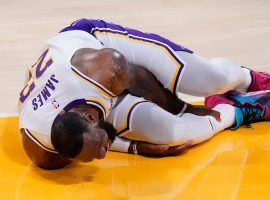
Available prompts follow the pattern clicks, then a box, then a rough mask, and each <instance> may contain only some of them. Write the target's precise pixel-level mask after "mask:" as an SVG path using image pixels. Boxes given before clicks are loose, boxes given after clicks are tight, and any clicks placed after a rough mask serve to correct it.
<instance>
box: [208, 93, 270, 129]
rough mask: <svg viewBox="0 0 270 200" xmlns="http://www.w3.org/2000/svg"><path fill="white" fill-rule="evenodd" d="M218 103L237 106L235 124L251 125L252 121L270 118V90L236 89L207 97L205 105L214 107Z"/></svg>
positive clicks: (233, 127) (235, 125) (236, 125)
mask: <svg viewBox="0 0 270 200" xmlns="http://www.w3.org/2000/svg"><path fill="white" fill-rule="evenodd" d="M218 104H230V105H232V106H234V107H235V119H236V122H235V124H234V125H233V126H232V127H231V129H237V128H238V127H239V126H240V125H245V126H247V127H250V123H253V122H259V121H268V120H270V90H266V91H257V92H250V93H248V94H241V93H240V92H238V91H236V90H232V91H229V92H227V93H225V94H222V95H212V96H209V97H206V98H205V105H206V106H208V107H210V108H214V107H215V106H216V105H218Z"/></svg>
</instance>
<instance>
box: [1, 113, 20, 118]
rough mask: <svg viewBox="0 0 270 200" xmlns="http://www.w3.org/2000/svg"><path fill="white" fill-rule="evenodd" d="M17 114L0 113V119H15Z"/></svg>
mask: <svg viewBox="0 0 270 200" xmlns="http://www.w3.org/2000/svg"><path fill="white" fill-rule="evenodd" d="M17 116H18V113H17V112H12V113H0V118H4V117H17Z"/></svg>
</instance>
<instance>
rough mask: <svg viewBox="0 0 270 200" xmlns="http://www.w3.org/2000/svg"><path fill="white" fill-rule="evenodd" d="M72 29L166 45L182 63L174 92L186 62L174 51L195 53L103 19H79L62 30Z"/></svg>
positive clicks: (149, 34) (151, 35) (162, 39)
mask: <svg viewBox="0 0 270 200" xmlns="http://www.w3.org/2000/svg"><path fill="white" fill-rule="evenodd" d="M70 30H81V31H85V32H87V33H89V34H91V35H93V36H94V37H95V35H94V33H95V31H99V32H111V33H115V34H122V35H126V36H127V37H129V38H132V39H135V40H141V41H145V42H149V43H153V44H156V45H159V46H162V47H164V48H165V49H166V50H167V51H168V52H169V53H170V54H171V56H172V57H173V58H174V59H175V60H176V61H177V62H178V63H179V64H180V65H181V67H180V69H179V71H178V73H177V76H176V81H175V83H174V87H173V91H172V92H173V93H174V94H176V93H177V86H178V82H179V76H180V74H181V72H182V69H183V66H184V64H183V63H182V62H181V61H180V60H179V59H178V58H177V57H176V56H175V53H174V52H173V51H185V52H188V53H193V51H191V50H189V49H187V48H185V47H183V46H180V45H177V44H175V43H173V42H171V41H170V40H168V39H165V38H163V37H161V36H159V35H156V34H152V33H143V32H141V31H138V30H135V29H130V28H124V27H122V26H119V25H116V24H113V23H107V22H105V21H103V20H93V19H85V18H83V19H78V20H76V21H75V22H73V23H72V24H71V25H70V26H68V27H66V28H64V29H62V30H61V31H60V32H65V31H70Z"/></svg>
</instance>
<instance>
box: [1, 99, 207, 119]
mask: <svg viewBox="0 0 270 200" xmlns="http://www.w3.org/2000/svg"><path fill="white" fill-rule="evenodd" d="M182 99H183V100H184V101H186V102H199V101H203V100H204V98H203V97H190V98H182ZM17 116H18V112H10V113H0V118H4V117H17Z"/></svg>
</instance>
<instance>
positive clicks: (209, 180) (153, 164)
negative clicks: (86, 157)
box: [0, 117, 270, 200]
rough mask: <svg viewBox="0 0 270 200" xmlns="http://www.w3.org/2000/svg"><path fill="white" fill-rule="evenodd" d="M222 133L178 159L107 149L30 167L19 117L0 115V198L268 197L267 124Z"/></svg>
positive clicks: (269, 153) (269, 150)
mask: <svg viewBox="0 0 270 200" xmlns="http://www.w3.org/2000/svg"><path fill="white" fill-rule="evenodd" d="M252 127H253V129H248V128H240V129H238V130H237V131H224V132H222V133H220V134H218V135H217V136H215V137H214V138H212V139H211V140H210V141H207V142H205V143H203V144H201V145H197V146H195V147H193V148H191V149H190V150H189V151H188V152H187V153H185V154H184V155H181V156H177V157H167V158H146V157H142V156H136V155H129V154H123V153H116V152H109V153H108V156H107V157H106V159H104V160H97V161H94V162H92V163H88V164H80V163H74V164H71V165H69V166H68V167H66V168H64V169H61V170H53V171H46V170H42V169H39V168H37V167H36V166H34V165H33V164H32V163H31V161H30V160H29V159H28V157H27V156H26V154H25V153H24V151H23V148H22V145H21V136H20V133H19V130H18V118H17V117H11V118H1V119H0V130H1V132H0V141H1V148H0V160H1V162H0V177H1V178H0V194H1V197H0V198H1V199H3V200H4V199H22V200H29V199H188V200H192V199H215V200H216V199H243V200H247V199H252V200H253V199H270V126H269V122H262V123H257V124H254V125H253V126H252Z"/></svg>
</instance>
